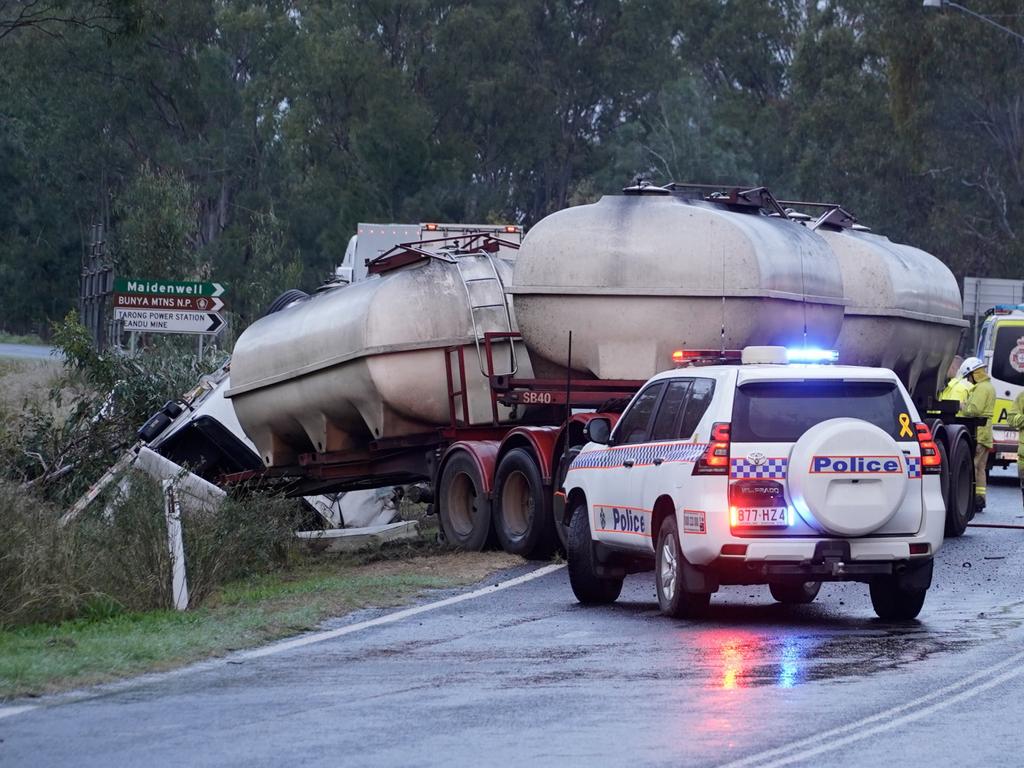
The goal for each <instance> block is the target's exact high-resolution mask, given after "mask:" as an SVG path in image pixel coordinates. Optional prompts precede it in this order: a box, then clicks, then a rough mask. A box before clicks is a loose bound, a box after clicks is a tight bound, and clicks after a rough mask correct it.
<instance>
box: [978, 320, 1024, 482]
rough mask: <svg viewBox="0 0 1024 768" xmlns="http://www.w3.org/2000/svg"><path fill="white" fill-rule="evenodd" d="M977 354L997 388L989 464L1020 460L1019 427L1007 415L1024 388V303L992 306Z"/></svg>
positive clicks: (1005, 464) (1003, 465)
mask: <svg viewBox="0 0 1024 768" xmlns="http://www.w3.org/2000/svg"><path fill="white" fill-rule="evenodd" d="M976 354H977V356H978V357H979V358H981V359H982V360H984V361H985V366H986V368H987V370H988V374H989V376H991V377H992V386H993V387H995V390H996V407H995V411H994V413H993V418H992V438H993V442H994V446H993V451H992V458H991V460H990V461H989V465H990V466H999V467H1005V466H1008V465H1010V464H1012V463H1014V462H1015V461H1017V444H1018V435H1017V430H1016V429H1012V428H1011V427H1010V426H1009V425H1008V424H1007V415H1008V413H1009V410H1010V407H1011V406H1012V405H1013V401H1014V400H1015V399H1016V397H1017V395H1019V394H1020V393H1021V390H1022V389H1024V306H1022V305H1005V304H1000V305H997V306H995V307H993V308H992V309H990V310H989V311H988V312H987V313H986V318H985V322H984V324H983V325H982V327H981V333H980V334H979V337H978V349H977V353H976Z"/></svg>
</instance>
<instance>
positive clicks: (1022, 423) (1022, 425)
mask: <svg viewBox="0 0 1024 768" xmlns="http://www.w3.org/2000/svg"><path fill="white" fill-rule="evenodd" d="M1006 423H1007V424H1008V425H1009V426H1011V427H1013V428H1014V429H1016V430H1018V433H1017V455H1018V456H1019V455H1020V454H1022V453H1024V392H1021V393H1020V394H1019V395H1017V398H1016V399H1015V400H1014V401H1013V405H1012V406H1010V410H1009V411H1007V413H1006Z"/></svg>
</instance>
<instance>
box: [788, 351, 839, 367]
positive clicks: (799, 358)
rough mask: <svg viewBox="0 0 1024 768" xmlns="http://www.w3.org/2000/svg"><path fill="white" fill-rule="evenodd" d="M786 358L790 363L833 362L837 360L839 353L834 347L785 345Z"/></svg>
mask: <svg viewBox="0 0 1024 768" xmlns="http://www.w3.org/2000/svg"><path fill="white" fill-rule="evenodd" d="M786 358H787V359H788V360H789V362H791V363H834V362H836V361H837V360H839V353H838V352H836V350H834V349H817V348H815V347H787V348H786Z"/></svg>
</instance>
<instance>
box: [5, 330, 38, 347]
mask: <svg viewBox="0 0 1024 768" xmlns="http://www.w3.org/2000/svg"><path fill="white" fill-rule="evenodd" d="M0 344H31V345H34V346H39V347H41V346H44V345H45V344H46V342H45V341H43V340H42V338H40V337H39V336H36V335H35V334H34V333H26V334H17V333H7V332H6V331H0Z"/></svg>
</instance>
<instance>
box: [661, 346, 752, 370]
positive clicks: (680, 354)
mask: <svg viewBox="0 0 1024 768" xmlns="http://www.w3.org/2000/svg"><path fill="white" fill-rule="evenodd" d="M741 355H742V352H741V351H740V350H738V349H677V350H674V351H673V352H672V362H673V363H675V364H676V367H679V368H682V367H684V366H691V365H719V364H724V363H737V362H739V360H740V357H741Z"/></svg>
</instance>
